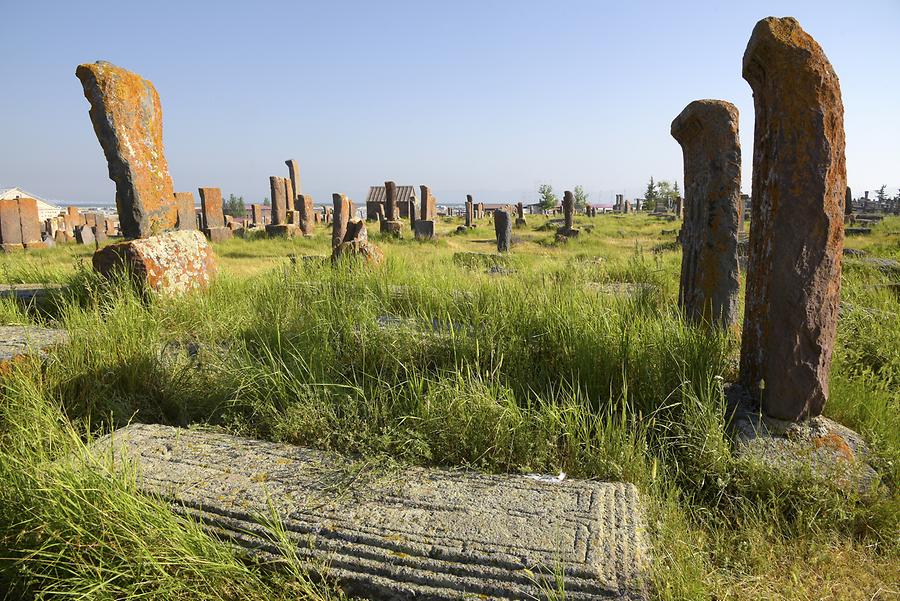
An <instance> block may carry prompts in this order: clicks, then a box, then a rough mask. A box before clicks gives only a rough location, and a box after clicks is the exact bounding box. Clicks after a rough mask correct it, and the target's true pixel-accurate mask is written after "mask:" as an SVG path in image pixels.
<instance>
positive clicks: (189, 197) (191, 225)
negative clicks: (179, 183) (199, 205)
mask: <svg viewBox="0 0 900 601" xmlns="http://www.w3.org/2000/svg"><path fill="white" fill-rule="evenodd" d="M175 205H176V207H177V211H178V229H179V230H195V229H197V209H196V206H195V205H194V193H193V192H175Z"/></svg>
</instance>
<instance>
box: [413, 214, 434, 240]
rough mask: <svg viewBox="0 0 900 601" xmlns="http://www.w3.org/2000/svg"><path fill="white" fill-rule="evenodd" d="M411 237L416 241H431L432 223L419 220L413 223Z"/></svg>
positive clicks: (432, 234) (432, 233) (432, 236)
mask: <svg viewBox="0 0 900 601" xmlns="http://www.w3.org/2000/svg"><path fill="white" fill-rule="evenodd" d="M413 235H415V237H416V240H431V239H433V238H434V221H432V220H424V219H419V220H418V221H416V222H415V223H413Z"/></svg>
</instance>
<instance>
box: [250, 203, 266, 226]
mask: <svg viewBox="0 0 900 601" xmlns="http://www.w3.org/2000/svg"><path fill="white" fill-rule="evenodd" d="M250 220H251V221H252V222H253V225H254V226H260V225H263V206H262V205H260V204H253V205H250Z"/></svg>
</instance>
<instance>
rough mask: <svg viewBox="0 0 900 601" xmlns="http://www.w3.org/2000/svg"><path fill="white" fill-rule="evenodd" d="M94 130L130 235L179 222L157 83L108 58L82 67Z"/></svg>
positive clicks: (122, 222)
mask: <svg viewBox="0 0 900 601" xmlns="http://www.w3.org/2000/svg"><path fill="white" fill-rule="evenodd" d="M75 75H76V76H77V77H78V79H80V80H81V85H82V87H83V88H84V96H85V98H87V99H88V102H90V104H91V109H90V116H91V122H92V123H93V124H94V132H95V133H96V134H97V139H98V140H99V141H100V146H101V147H103V153H104V154H105V155H106V162H107V164H108V166H109V178H110V179H111V180H113V181H114V182H115V183H116V207H117V208H118V211H119V223H120V227H121V230H122V234H123V235H124V236H125V237H126V238H146V237H147V236H151V235H153V234H158V233H161V232H163V231H165V230H169V229H172V228H174V227H175V226H176V224H177V222H178V213H177V210H176V206H175V195H174V193H173V190H172V178H171V177H169V165H168V163H166V157H165V154H164V153H163V140H162V106H161V105H160V102H159V94H157V93H156V88H154V87H153V84H152V83H150V82H149V81H147V80H146V79H143V78H142V77H141V76H140V75H137V74H136V73H132V72H131V71H126V70H125V69H122V68H121V67H117V66H115V65H113V64H111V63H107V62H104V61H100V62H96V63H92V64H84V65H79V66H78V68H77V69H76V70H75Z"/></svg>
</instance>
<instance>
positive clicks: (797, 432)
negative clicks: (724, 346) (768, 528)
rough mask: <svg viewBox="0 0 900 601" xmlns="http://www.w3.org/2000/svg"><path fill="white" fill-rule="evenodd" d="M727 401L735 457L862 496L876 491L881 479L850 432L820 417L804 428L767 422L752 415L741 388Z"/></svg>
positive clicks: (861, 442) (800, 424) (858, 438)
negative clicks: (816, 479) (830, 484)
mask: <svg viewBox="0 0 900 601" xmlns="http://www.w3.org/2000/svg"><path fill="white" fill-rule="evenodd" d="M725 395H726V399H727V401H728V413H729V415H731V416H732V421H731V430H732V435H733V437H734V446H735V455H736V456H737V457H739V458H747V459H751V460H755V461H759V462H760V463H762V464H764V465H766V466H767V467H769V468H772V469H773V470H775V471H778V472H781V473H784V474H787V475H789V476H803V475H808V476H812V477H816V478H821V479H823V480H826V481H828V482H831V483H833V484H835V485H837V486H839V487H840V488H842V489H844V490H853V491H856V492H859V493H860V494H870V493H873V492H875V491H876V490H877V488H878V485H879V479H878V474H877V473H876V472H875V470H874V469H872V467H871V466H870V465H869V464H868V463H867V460H868V457H869V448H868V445H866V442H865V441H864V440H863V438H862V436H860V435H859V434H857V433H856V432H854V431H853V430H851V429H850V428H848V427H846V426H843V425H841V424H839V423H837V422H835V421H833V420H830V419H828V418H827V417H824V416H822V415H819V416H816V417H813V418H810V419H807V420H804V421H802V422H794V421H784V420H779V419H775V418H771V417H768V416H766V415H764V414H762V413H761V412H760V411H759V410H758V409H756V410H754V405H753V401H752V399H751V398H750V395H749V393H747V391H746V390H745V389H743V388H742V387H741V386H739V385H731V386H729V387H728V388H727V389H726V392H725Z"/></svg>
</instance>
